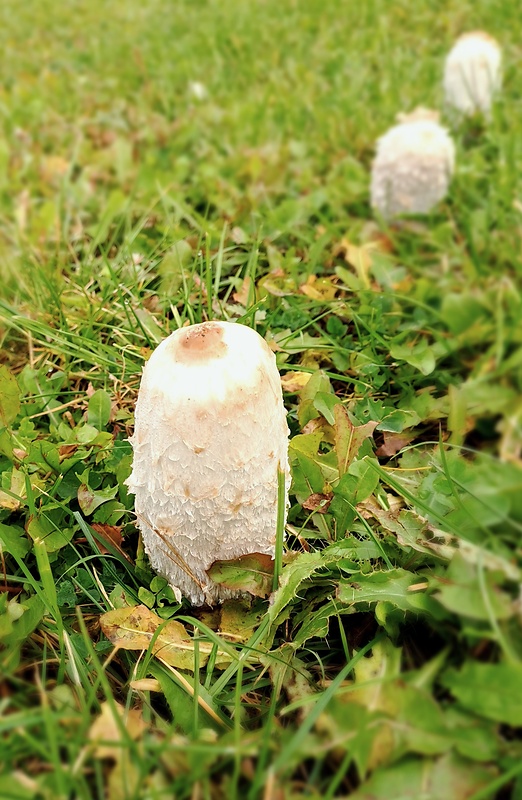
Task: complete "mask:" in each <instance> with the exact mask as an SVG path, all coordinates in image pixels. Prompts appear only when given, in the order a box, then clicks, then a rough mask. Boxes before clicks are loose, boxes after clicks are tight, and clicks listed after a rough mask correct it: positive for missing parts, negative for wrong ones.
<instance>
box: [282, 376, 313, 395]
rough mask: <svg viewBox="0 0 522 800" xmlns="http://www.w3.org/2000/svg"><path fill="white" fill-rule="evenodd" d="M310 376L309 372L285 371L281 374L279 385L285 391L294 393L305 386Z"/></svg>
mask: <svg viewBox="0 0 522 800" xmlns="http://www.w3.org/2000/svg"><path fill="white" fill-rule="evenodd" d="M311 377H312V375H311V373H310V372H285V374H284V375H281V386H282V387H283V390H284V391H285V392H289V393H290V394H296V393H297V392H300V391H301V389H303V388H304V387H305V386H306V384H307V383H308V381H309V380H310V378H311Z"/></svg>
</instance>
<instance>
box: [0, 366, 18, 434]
mask: <svg viewBox="0 0 522 800" xmlns="http://www.w3.org/2000/svg"><path fill="white" fill-rule="evenodd" d="M19 411H20V389H19V387H18V383H17V380H16V378H15V376H14V375H13V374H12V373H11V372H9V370H8V369H7V367H6V366H5V365H4V364H0V428H7V427H8V426H9V425H10V424H11V423H12V422H13V421H14V420H15V419H16V416H17V414H18V412H19Z"/></svg>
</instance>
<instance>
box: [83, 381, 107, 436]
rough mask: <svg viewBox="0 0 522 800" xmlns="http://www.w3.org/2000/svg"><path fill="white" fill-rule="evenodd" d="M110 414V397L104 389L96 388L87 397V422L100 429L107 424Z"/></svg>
mask: <svg viewBox="0 0 522 800" xmlns="http://www.w3.org/2000/svg"><path fill="white" fill-rule="evenodd" d="M110 416H111V398H110V396H109V395H108V394H107V392H106V391H105V390H104V389H98V390H97V391H96V392H94V394H93V395H92V396H91V397H90V398H89V406H88V410H87V422H88V423H89V425H92V426H93V428H96V430H98V431H102V430H103V429H104V428H105V426H106V425H107V423H108V421H109V418H110Z"/></svg>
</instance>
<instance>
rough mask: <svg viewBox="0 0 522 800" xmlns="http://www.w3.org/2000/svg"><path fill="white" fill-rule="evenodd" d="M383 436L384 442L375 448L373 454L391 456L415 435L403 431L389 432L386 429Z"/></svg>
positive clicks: (407, 443)
mask: <svg viewBox="0 0 522 800" xmlns="http://www.w3.org/2000/svg"><path fill="white" fill-rule="evenodd" d="M383 436H384V443H383V444H381V446H380V447H378V448H377V450H376V451H375V455H376V456H383V457H384V458H391V456H394V455H395V454H396V453H398V452H399V450H402V448H403V447H406V446H407V445H409V443H410V442H411V441H413V439H414V438H415V436H408V435H407V434H403V433H389V432H388V431H384V432H383Z"/></svg>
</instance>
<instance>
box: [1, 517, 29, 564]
mask: <svg viewBox="0 0 522 800" xmlns="http://www.w3.org/2000/svg"><path fill="white" fill-rule="evenodd" d="M30 549H31V544H30V542H29V540H28V539H27V536H26V534H25V531H24V530H23V528H20V527H18V525H5V524H4V523H3V522H0V550H3V551H4V552H5V553H10V554H11V555H12V556H15V558H19V559H23V558H24V557H25V556H26V555H27V553H28V552H29V550H30Z"/></svg>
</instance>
